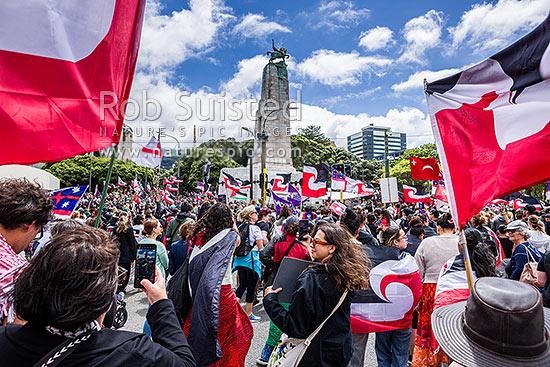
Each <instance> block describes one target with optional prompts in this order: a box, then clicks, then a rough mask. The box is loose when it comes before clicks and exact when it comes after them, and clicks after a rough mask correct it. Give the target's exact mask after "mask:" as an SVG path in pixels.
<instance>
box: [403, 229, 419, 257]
mask: <svg viewBox="0 0 550 367" xmlns="http://www.w3.org/2000/svg"><path fill="white" fill-rule="evenodd" d="M420 242H422V240H421V239H420V238H419V237H418V236H415V235H414V234H410V233H409V234H408V235H407V247H405V249H404V250H403V251H404V252H408V253H409V254H411V255H412V256H414V254H416V250H417V249H418V246H420Z"/></svg>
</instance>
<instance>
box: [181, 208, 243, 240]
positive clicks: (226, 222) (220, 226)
mask: <svg viewBox="0 0 550 367" xmlns="http://www.w3.org/2000/svg"><path fill="white" fill-rule="evenodd" d="M233 223H234V219H233V214H232V213H231V209H230V208H229V207H228V206H227V205H226V204H225V203H216V204H214V205H213V206H212V207H211V208H210V209H208V211H207V212H206V213H204V215H203V216H202V217H201V219H199V220H198V221H197V223H195V227H194V228H193V231H192V233H191V242H193V243H195V241H196V240H197V239H198V236H199V234H201V235H202V237H201V244H205V243H207V242H208V241H210V240H211V239H212V238H213V237H214V236H215V235H217V234H218V233H220V232H221V231H223V230H224V229H227V228H231V227H233Z"/></svg>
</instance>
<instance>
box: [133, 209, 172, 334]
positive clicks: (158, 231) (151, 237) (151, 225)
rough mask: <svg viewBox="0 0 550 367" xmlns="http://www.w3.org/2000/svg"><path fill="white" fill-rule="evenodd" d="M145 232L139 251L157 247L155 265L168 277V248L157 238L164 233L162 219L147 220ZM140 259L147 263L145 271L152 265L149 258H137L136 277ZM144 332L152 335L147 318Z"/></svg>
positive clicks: (164, 276)
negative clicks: (148, 262)
mask: <svg viewBox="0 0 550 367" xmlns="http://www.w3.org/2000/svg"><path fill="white" fill-rule="evenodd" d="M143 234H144V235H145V236H146V237H145V238H144V239H143V240H141V242H140V243H139V245H138V253H139V252H140V248H144V247H147V248H150V247H152V246H154V247H156V249H155V252H156V256H155V265H156V266H157V267H158V268H159V269H160V272H161V275H162V279H166V270H168V255H167V254H166V248H165V247H164V245H163V244H162V242H159V241H157V240H156V238H157V237H158V236H160V235H162V225H161V224H160V221H159V220H157V219H150V220H148V221H147V222H145V223H144V224H143ZM151 245H152V246H151ZM138 261H141V262H143V263H145V264H143V265H144V266H145V269H143V268H142V269H143V270H142V271H145V270H146V268H147V266H152V264H147V261H148V259H147V258H144V259H138V260H136V277H135V278H138V275H139V274H140V273H138V271H140V269H139V266H140V265H141V263H140V264H138V263H137V262H138ZM136 285H138V287H137V288H140V287H139V284H134V286H136ZM143 332H144V333H145V334H147V335H148V336H151V327H150V326H149V323H148V322H147V320H145V324H144V325H143Z"/></svg>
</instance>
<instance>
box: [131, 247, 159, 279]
mask: <svg viewBox="0 0 550 367" xmlns="http://www.w3.org/2000/svg"><path fill="white" fill-rule="evenodd" d="M156 260H157V245H155V244H141V245H138V248H137V254H136V272H135V274H134V287H135V288H143V286H142V285H141V281H142V280H143V279H149V281H150V282H151V283H154V282H155V265H156Z"/></svg>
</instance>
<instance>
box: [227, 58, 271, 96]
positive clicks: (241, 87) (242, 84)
mask: <svg viewBox="0 0 550 367" xmlns="http://www.w3.org/2000/svg"><path fill="white" fill-rule="evenodd" d="M267 62H268V59H267V57H266V56H264V55H256V56H254V57H252V58H250V59H244V60H241V61H239V64H238V68H239V70H238V71H237V72H236V73H235V74H233V78H231V79H230V80H228V81H227V82H225V83H223V85H222V87H221V89H222V90H223V91H225V92H226V93H227V94H228V95H231V96H234V97H241V96H245V95H246V94H248V93H249V92H250V89H251V88H252V87H254V86H256V85H258V84H259V83H260V81H261V79H262V69H263V67H264V66H265V64H267Z"/></svg>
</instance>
